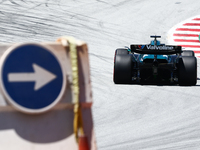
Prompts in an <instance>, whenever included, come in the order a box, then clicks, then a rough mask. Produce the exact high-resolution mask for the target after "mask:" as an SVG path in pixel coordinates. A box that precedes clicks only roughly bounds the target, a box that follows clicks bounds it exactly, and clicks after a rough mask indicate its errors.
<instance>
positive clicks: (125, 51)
mask: <svg viewBox="0 0 200 150" xmlns="http://www.w3.org/2000/svg"><path fill="white" fill-rule="evenodd" d="M128 53H129V52H128V50H127V49H125V48H118V49H116V51H115V55H120V54H128Z"/></svg>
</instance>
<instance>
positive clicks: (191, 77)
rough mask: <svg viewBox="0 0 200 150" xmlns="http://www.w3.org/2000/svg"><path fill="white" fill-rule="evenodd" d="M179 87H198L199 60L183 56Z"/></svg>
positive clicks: (179, 70) (180, 64)
mask: <svg viewBox="0 0 200 150" xmlns="http://www.w3.org/2000/svg"><path fill="white" fill-rule="evenodd" d="M178 73H179V75H178V76H179V78H178V81H179V85H196V83H197V59H196V57H192V56H182V58H180V59H179V64H178Z"/></svg>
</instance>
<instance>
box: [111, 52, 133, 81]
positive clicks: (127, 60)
mask: <svg viewBox="0 0 200 150" xmlns="http://www.w3.org/2000/svg"><path fill="white" fill-rule="evenodd" d="M131 77H132V55H116V56H115V62H114V72H113V81H114V83H115V84H124V83H125V84H126V83H130V82H131Z"/></svg>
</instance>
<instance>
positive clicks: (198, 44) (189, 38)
mask: <svg viewBox="0 0 200 150" xmlns="http://www.w3.org/2000/svg"><path fill="white" fill-rule="evenodd" d="M199 36H200V16H195V17H192V18H190V19H187V20H185V21H183V22H181V23H179V24H178V25H176V26H174V27H173V28H172V29H171V30H170V31H169V34H168V43H169V44H174V45H179V46H182V49H183V50H193V51H194V52H195V56H196V57H198V58H200V39H199Z"/></svg>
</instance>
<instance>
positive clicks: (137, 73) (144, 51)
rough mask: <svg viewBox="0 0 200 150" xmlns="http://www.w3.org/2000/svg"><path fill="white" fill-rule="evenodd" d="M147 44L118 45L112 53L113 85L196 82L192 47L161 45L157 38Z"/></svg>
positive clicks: (186, 83) (195, 64) (188, 83)
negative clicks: (119, 46) (113, 53)
mask: <svg viewBox="0 0 200 150" xmlns="http://www.w3.org/2000/svg"><path fill="white" fill-rule="evenodd" d="M150 37H151V38H154V39H153V40H152V41H151V42H150V44H147V45H143V44H137V45H135V44H132V45H130V48H129V47H126V48H118V49H116V51H115V56H114V71H113V80H114V83H115V84H127V83H128V84H129V83H131V84H134V83H135V84H178V85H186V86H192V85H196V83H197V59H196V57H195V56H194V52H193V51H192V50H182V47H181V46H174V45H165V44H161V43H160V41H159V40H157V38H161V36H150Z"/></svg>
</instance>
